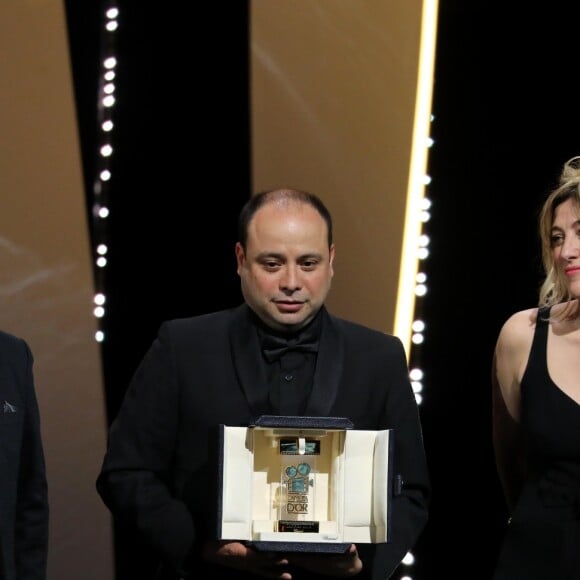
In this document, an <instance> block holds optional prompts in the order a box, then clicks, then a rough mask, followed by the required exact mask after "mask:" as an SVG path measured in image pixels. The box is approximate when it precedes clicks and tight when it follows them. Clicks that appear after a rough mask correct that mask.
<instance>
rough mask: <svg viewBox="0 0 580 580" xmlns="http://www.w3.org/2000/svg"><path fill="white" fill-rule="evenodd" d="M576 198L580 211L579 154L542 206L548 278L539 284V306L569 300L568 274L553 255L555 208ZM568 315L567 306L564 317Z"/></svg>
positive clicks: (543, 248) (544, 250) (541, 219)
mask: <svg viewBox="0 0 580 580" xmlns="http://www.w3.org/2000/svg"><path fill="white" fill-rule="evenodd" d="M568 199H572V200H574V203H575V204H576V206H577V208H578V210H579V211H580V155H578V156H576V157H572V158H571V159H568V161H566V163H564V166H563V168H562V172H561V174H560V180H559V184H558V186H557V187H556V189H554V190H553V191H552V192H551V193H550V195H549V196H548V198H547V199H546V201H545V202H544V205H543V206H542V210H541V212H540V239H541V243H542V263H543V265H544V272H545V274H546V278H545V279H544V282H543V283H542V285H541V287H540V296H539V306H553V305H554V304H558V303H560V302H566V301H570V300H571V299H572V298H573V296H572V295H571V294H570V290H569V287H568V281H567V279H566V275H565V274H564V273H563V272H562V271H561V269H558V268H557V267H556V265H555V264H554V258H553V255H552V225H553V223H554V215H555V213H556V208H557V207H558V206H559V205H560V204H562V203H563V202H565V201H567V200H568ZM567 314H568V309H567V308H565V309H564V312H563V316H566V315H567Z"/></svg>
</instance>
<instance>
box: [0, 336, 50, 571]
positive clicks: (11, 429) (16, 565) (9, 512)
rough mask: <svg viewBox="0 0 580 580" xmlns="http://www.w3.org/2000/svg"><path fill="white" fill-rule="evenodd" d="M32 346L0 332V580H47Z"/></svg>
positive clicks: (41, 454)
mask: <svg viewBox="0 0 580 580" xmlns="http://www.w3.org/2000/svg"><path fill="white" fill-rule="evenodd" d="M32 365H33V357H32V353H31V352H30V348H29V347H28V344H27V343H26V342H25V341H24V340H22V339H21V338H18V337H16V336H13V335H11V334H8V333H5V332H0V579H1V580H45V578H46V561H47V554H48V487H47V483H46V470H45V463H44V451H43V446H42V439H41V434H40V416H39V412H38V404H37V401H36V393H35V388H34V379H33V373H32Z"/></svg>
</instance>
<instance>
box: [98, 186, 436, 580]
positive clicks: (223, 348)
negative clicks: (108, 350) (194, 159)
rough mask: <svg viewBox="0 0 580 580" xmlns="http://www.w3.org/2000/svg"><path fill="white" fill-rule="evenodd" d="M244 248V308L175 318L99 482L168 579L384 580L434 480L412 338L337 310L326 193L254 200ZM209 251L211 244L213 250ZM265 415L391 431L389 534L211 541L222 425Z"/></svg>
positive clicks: (147, 361) (131, 396)
mask: <svg viewBox="0 0 580 580" xmlns="http://www.w3.org/2000/svg"><path fill="white" fill-rule="evenodd" d="M238 235H239V237H238V240H239V241H238V242H237V244H236V247H235V253H236V258H237V271H238V274H239V276H240V279H241V289H242V293H243V296H244V304H242V305H240V306H238V307H236V308H233V309H230V310H225V311H221V312H215V313H210V314H206V315H202V316H197V317H192V318H185V319H179V320H173V321H168V322H165V323H163V324H162V325H161V328H160V330H159V334H158V336H157V338H156V340H155V341H154V343H153V344H152V346H151V348H150V350H149V351H148V353H147V354H146V355H145V357H144V359H143V360H142V362H141V364H140V365H139V367H138V369H137V371H136V373H135V375H134V377H133V379H132V381H131V384H130V385H129V388H128V391H127V393H126V395H125V399H124V402H123V404H122V406H121V409H120V411H119V413H118V415H117V417H116V418H115V420H114V422H113V423H112V425H111V428H110V432H109V441H108V448H107V452H106V455H105V458H104V462H103V465H102V470H101V472H100V474H99V477H98V479H97V489H98V491H99V493H100V495H101V497H102V499H103V501H104V502H105V504H106V505H107V506H108V507H109V509H110V510H111V512H112V514H113V515H114V517H115V518H116V519H117V521H118V522H119V523H121V524H122V525H124V526H128V527H129V529H130V530H133V531H134V532H135V533H136V534H138V535H139V537H140V538H142V539H143V541H144V542H145V543H146V545H147V546H149V547H150V548H151V550H153V551H155V552H156V553H157V555H158V556H159V559H160V561H161V562H162V567H161V570H162V571H161V572H160V574H159V576H158V577H159V578H163V579H166V578H167V579H169V578H173V579H175V578H180V579H181V578H203V579H213V578H219V577H225V578H229V579H235V580H242V579H243V580H250V579H255V578H279V579H281V580H306V579H308V580H310V579H315V578H322V577H325V578H344V577H350V576H356V577H357V578H359V579H361V580H362V579H363V578H365V579H373V580H385V579H386V578H388V577H389V576H391V575H392V573H393V571H394V570H395V568H396V567H397V566H398V565H399V563H400V562H401V560H402V559H403V557H404V556H405V554H406V553H407V551H408V550H409V549H411V548H412V547H413V545H414V544H415V542H416V540H417V538H418V536H419V534H420V532H421V531H422V529H423V527H424V526H425V523H426V520H427V511H428V500H429V493H430V487H429V481H428V474H427V469H426V461H425V456H424V448H423V440H422V434H421V427H420V422H419V414H418V409H417V405H416V402H415V398H414V395H413V391H412V388H411V385H410V381H409V377H408V368H407V363H406V357H405V353H404V349H403V346H402V343H401V341H400V340H399V339H398V338H396V337H393V336H390V335H386V334H384V333H382V332H379V331H376V330H372V329H370V328H366V327H364V326H361V325H358V324H355V323H353V322H349V321H346V320H343V319H340V318H338V317H336V316H333V315H331V314H330V313H329V312H328V311H327V309H326V308H325V306H324V302H325V299H326V296H327V294H328V292H329V290H330V287H331V280H332V277H333V275H334V271H333V261H334V254H335V247H334V243H333V240H332V219H331V215H330V213H329V212H328V209H327V208H326V206H325V205H324V204H323V202H322V201H321V200H320V199H319V198H318V197H317V196H315V195H312V194H310V193H307V192H303V191H297V190H292V189H280V190H274V191H270V192H263V193H261V194H258V195H255V196H253V197H252V198H250V200H248V202H247V203H246V205H245V207H244V208H243V209H242V212H241V214H240V218H239V232H238ZM203 251H209V252H211V248H204V249H203ZM260 415H292V416H308V417H346V418H349V419H350V420H351V421H352V423H353V424H354V428H355V429H361V430H381V429H393V430H394V433H395V436H394V441H395V443H394V461H395V462H396V467H395V471H396V472H397V473H399V474H401V476H402V480H403V482H404V483H403V485H402V489H401V490H400V493H398V494H396V496H395V497H393V499H392V532H391V541H389V542H388V543H383V544H360V543H359V544H357V545H354V544H353V545H350V548H348V549H347V550H346V551H345V552H344V553H339V554H310V553H293V552H285V553H269V552H265V551H259V550H256V549H254V548H252V546H251V544H248V543H246V542H238V541H217V540H216V539H215V536H212V533H211V530H212V527H213V526H212V523H213V519H212V518H213V517H215V516H214V511H213V510H214V509H215V506H214V505H212V501H211V497H212V495H211V488H212V485H213V479H212V475H213V474H212V472H211V468H210V466H211V461H210V459H211V458H210V454H209V451H208V450H209V448H210V439H211V437H210V433H212V431H213V430H214V429H215V427H216V426H217V425H218V424H223V425H228V426H247V425H249V424H252V421H253V420H254V419H255V418H257V417H258V416H260Z"/></svg>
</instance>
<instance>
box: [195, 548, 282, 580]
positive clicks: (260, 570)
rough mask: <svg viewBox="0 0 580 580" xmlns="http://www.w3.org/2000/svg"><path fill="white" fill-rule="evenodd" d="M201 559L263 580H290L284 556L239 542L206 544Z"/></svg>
mask: <svg viewBox="0 0 580 580" xmlns="http://www.w3.org/2000/svg"><path fill="white" fill-rule="evenodd" d="M203 558H204V559H205V560H207V561H208V562H213V563H214V564H220V565H221V566H227V567H229V568H235V569H236V570H246V571H248V572H251V573H253V574H257V575H259V576H263V577H264V578H276V579H277V580H292V575H291V574H290V572H289V570H288V558H287V557H286V556H285V555H280V554H277V553H275V552H260V551H258V550H254V549H253V548H252V547H250V546H246V545H245V544H242V543H241V542H231V541H218V542H207V543H206V544H205V546H204V548H203Z"/></svg>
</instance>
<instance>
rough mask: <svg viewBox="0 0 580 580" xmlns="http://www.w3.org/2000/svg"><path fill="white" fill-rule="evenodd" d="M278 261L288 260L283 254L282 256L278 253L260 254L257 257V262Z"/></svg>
mask: <svg viewBox="0 0 580 580" xmlns="http://www.w3.org/2000/svg"><path fill="white" fill-rule="evenodd" d="M268 258H269V259H272V258H274V259H276V260H285V259H286V258H285V257H284V255H283V254H280V253H278V252H260V253H259V254H258V255H257V256H256V259H257V260H265V259H268Z"/></svg>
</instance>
